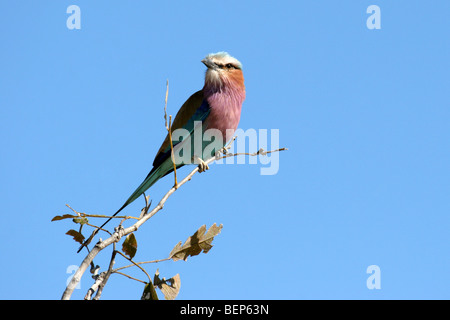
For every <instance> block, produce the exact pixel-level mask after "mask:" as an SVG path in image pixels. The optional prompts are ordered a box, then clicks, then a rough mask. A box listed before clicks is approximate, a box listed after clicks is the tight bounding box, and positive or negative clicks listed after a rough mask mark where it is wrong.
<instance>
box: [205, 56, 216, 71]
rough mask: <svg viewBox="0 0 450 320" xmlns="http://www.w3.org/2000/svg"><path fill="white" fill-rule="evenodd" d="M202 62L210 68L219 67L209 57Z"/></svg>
mask: <svg viewBox="0 0 450 320" xmlns="http://www.w3.org/2000/svg"><path fill="white" fill-rule="evenodd" d="M202 62H203V64H204V65H205V66H207V67H208V69H216V68H217V65H216V64H215V63H214V62H212V61H211V60H210V59H208V58H205V59H203V60H202Z"/></svg>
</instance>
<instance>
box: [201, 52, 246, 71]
mask: <svg viewBox="0 0 450 320" xmlns="http://www.w3.org/2000/svg"><path fill="white" fill-rule="evenodd" d="M206 58H207V59H210V60H211V61H213V62H215V63H219V64H227V63H231V64H233V65H235V66H237V67H239V68H242V63H240V62H239V60H238V59H236V58H234V57H232V56H230V54H229V53H228V52H217V53H210V54H208V55H207V56H206Z"/></svg>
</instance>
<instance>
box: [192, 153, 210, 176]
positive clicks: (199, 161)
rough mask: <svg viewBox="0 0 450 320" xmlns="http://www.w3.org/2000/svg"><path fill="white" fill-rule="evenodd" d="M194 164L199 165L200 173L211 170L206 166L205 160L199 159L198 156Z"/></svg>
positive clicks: (194, 157) (195, 157)
mask: <svg viewBox="0 0 450 320" xmlns="http://www.w3.org/2000/svg"><path fill="white" fill-rule="evenodd" d="M193 159H194V163H195V164H198V172H200V173H202V172H204V171H206V170H208V169H209V166H208V165H207V164H206V162H205V161H203V159H201V158H199V157H198V156H193Z"/></svg>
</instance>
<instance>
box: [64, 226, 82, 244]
mask: <svg viewBox="0 0 450 320" xmlns="http://www.w3.org/2000/svg"><path fill="white" fill-rule="evenodd" d="M66 234H67V235H69V236H72V237H73V240H75V241H76V242H79V243H80V244H83V241H84V236H83V235H82V234H81V233H79V232H78V231H75V230H73V229H70V230H69V231H67V232H66Z"/></svg>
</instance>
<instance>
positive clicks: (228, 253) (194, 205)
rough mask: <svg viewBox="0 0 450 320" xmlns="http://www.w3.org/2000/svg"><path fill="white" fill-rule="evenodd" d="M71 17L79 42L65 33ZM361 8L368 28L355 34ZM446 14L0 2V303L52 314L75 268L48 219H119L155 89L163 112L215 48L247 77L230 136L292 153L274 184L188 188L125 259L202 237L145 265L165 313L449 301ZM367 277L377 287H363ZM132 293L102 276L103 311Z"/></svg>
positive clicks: (361, 25) (70, 249)
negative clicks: (171, 257)
mask: <svg viewBox="0 0 450 320" xmlns="http://www.w3.org/2000/svg"><path fill="white" fill-rule="evenodd" d="M72 4H76V5H78V6H79V7H80V9H81V29H80V30H69V29H68V28H67V27H66V19H67V18H68V17H69V15H68V14H67V13H66V9H67V7H68V6H69V5H72ZM372 4H376V5H378V6H379V7H380V9H381V29H380V30H369V29H368V28H367V27H366V20H367V18H368V17H369V14H367V13H366V9H367V7H368V6H369V5H372ZM448 12H450V2H449V1H445V0H435V1H433V2H432V3H427V2H424V1H400V0H399V1H382V0H374V1H350V0H346V1H325V0H323V1H278V2H273V1H257V2H256V1H226V2H225V1H195V2H194V3H192V2H189V3H188V2H182V1H178V2H168V1H166V2H161V1H159V2H150V1H143V0H141V1H133V2H132V3H131V2H126V1H120V2H119V1H115V2H111V1H100V0H98V1H76V0H72V1H2V2H1V3H0V35H1V42H2V50H0V70H1V72H0V137H1V148H0V150H1V157H0V164H1V166H0V168H1V169H0V178H1V181H2V184H1V186H0V188H1V189H0V190H1V217H2V226H3V228H2V229H3V230H2V232H1V235H0V239H1V241H0V252H1V264H0V275H1V283H2V285H1V288H0V298H1V299H59V298H60V297H61V295H62V292H63V291H64V288H65V283H66V279H67V278H68V276H69V275H70V274H68V273H67V269H68V268H70V266H72V265H78V264H80V262H81V261H82V259H83V257H84V255H83V254H81V253H80V254H77V253H76V249H77V248H78V245H77V244H76V243H75V242H74V241H73V240H72V239H71V238H70V237H69V236H67V235H65V234H64V233H65V232H66V231H67V230H68V229H72V228H74V227H75V225H74V224H73V223H71V222H70V221H69V220H65V221H59V222H50V220H51V218H52V217H54V216H55V215H61V214H66V213H71V211H70V210H69V209H67V208H66V207H65V204H66V203H67V204H70V205H71V206H72V207H73V208H74V209H76V210H78V211H81V212H87V213H92V214H94V213H95V214H112V213H113V212H115V211H116V210H117V209H118V208H119V207H120V206H121V205H122V203H123V202H124V201H125V200H126V198H128V196H129V195H130V193H131V192H132V191H134V189H135V188H136V187H137V185H138V184H140V182H141V181H142V179H143V178H144V177H145V176H146V175H147V173H148V171H149V170H150V169H151V163H152V161H153V157H154V155H155V153H156V151H157V149H158V148H159V146H160V144H161V141H162V139H163V138H164V136H165V131H164V130H165V129H164V122H163V121H164V119H163V106H164V95H165V82H166V79H169V81H170V92H169V104H168V112H169V113H170V114H175V113H176V111H177V110H178V108H179V106H181V104H182V103H183V102H184V101H185V100H186V98H187V97H188V96H189V95H190V94H192V93H193V92H195V91H197V90H199V89H201V87H202V85H203V77H204V69H205V67H204V66H203V65H202V64H201V63H200V60H201V59H202V58H203V57H204V56H205V55H206V54H208V53H211V52H217V51H222V50H225V51H228V52H230V53H231V54H232V55H234V56H235V57H237V58H238V59H239V60H240V61H241V62H242V63H243V66H244V75H245V80H246V89H247V99H246V101H245V102H244V106H243V111H242V116H241V122H240V125H239V127H240V128H242V129H243V130H247V129H250V128H254V129H257V130H258V129H267V130H270V129H278V130H279V144H280V147H287V148H289V151H287V152H283V153H280V154H279V159H280V163H279V171H278V173H277V174H276V175H271V176H267V175H266V176H264V175H260V168H261V167H262V166H263V164H261V163H258V164H239V165H238V164H235V165H212V166H211V170H209V171H208V172H207V173H205V174H201V175H196V176H195V177H194V179H193V180H192V181H190V182H189V183H188V184H186V185H185V186H184V187H183V188H181V189H180V190H178V191H177V192H176V193H175V194H174V195H173V196H172V198H170V200H169V201H168V202H167V204H166V206H165V207H164V210H163V211H161V212H159V213H158V214H157V215H156V216H155V217H154V218H152V219H150V220H149V221H148V222H147V223H146V224H145V225H144V226H143V227H142V228H141V229H140V230H139V231H138V232H137V233H136V238H137V241H138V246H139V247H138V253H137V255H136V257H135V260H136V261H145V260H153V259H161V258H165V257H167V255H168V254H169V252H170V251H171V249H172V248H173V247H174V246H175V244H176V243H177V242H179V241H184V240H185V239H186V238H187V237H188V236H190V235H191V234H192V233H194V231H195V230H197V229H198V228H199V227H200V226H201V225H203V224H206V225H207V226H208V227H209V226H210V225H212V224H213V223H214V222H216V223H218V224H220V223H222V224H223V230H222V233H221V234H220V235H219V236H217V237H216V238H215V240H214V242H213V244H214V247H213V248H212V249H211V251H210V252H209V253H208V254H206V255H205V254H200V255H199V256H196V257H191V258H189V259H188V261H187V262H183V261H177V262H173V261H168V262H163V263H159V264H157V265H150V266H148V267H147V270H148V272H149V273H150V274H154V272H155V270H156V268H159V272H160V274H161V276H163V277H166V278H169V277H171V276H173V275H175V274H176V273H180V277H181V291H180V294H179V296H178V298H179V299H449V298H450V289H449V286H448V285H449V283H450V275H449V272H448V270H449V269H450V255H449V243H450V241H449V240H450V236H449V230H450V217H449V211H450V202H449V192H450V184H449V181H450V170H449V163H450V148H449V141H450V126H449V124H450V123H449V121H450V120H449V119H450V104H449V99H448V92H449V88H450V80H449V77H448V71H449V70H450V68H449V67H450V62H449V56H450V41H449V39H450V26H449V24H448ZM249 151H255V150H249ZM247 162H248V161H247ZM189 171H190V170H189V168H184V169H183V170H180V173H179V174H180V175H181V174H187V173H188V172H189ZM172 183H173V180H172V177H166V178H165V179H163V180H161V181H159V182H158V183H157V184H156V185H155V186H153V187H152V189H150V191H151V192H150V193H147V194H150V195H151V197H152V199H153V201H154V202H155V203H156V202H157V201H159V199H160V198H161V196H162V195H163V194H164V193H165V192H166V191H167V190H168V189H169V188H170V187H171V185H172ZM142 206H143V200H142V199H138V200H137V201H136V202H135V203H133V204H132V205H130V206H129V207H128V208H127V209H126V212H125V213H126V214H129V215H136V214H137V212H139V210H140V208H142ZM110 253H111V251H110V250H109V249H106V251H104V252H102V254H101V256H99V257H98V259H96V260H95V262H96V263H97V264H99V265H100V266H101V267H102V268H106V267H107V263H108V259H109V257H110ZM125 263H126V261H123V260H121V259H119V258H118V259H117V262H116V266H120V265H123V264H125ZM370 265H377V266H379V268H380V271H381V274H380V281H381V289H372V290H369V289H368V288H367V286H366V281H367V278H368V277H369V276H370V275H369V274H367V273H366V270H367V267H368V266H370ZM131 274H133V275H135V276H136V277H139V278H141V279H145V276H144V275H143V274H142V273H140V272H139V271H132V272H131ZM91 284H92V280H91V279H90V278H89V276H88V274H85V276H84V277H83V279H82V281H81V289H79V290H75V292H74V294H73V299H82V298H83V297H84V295H85V293H86V291H87V289H88V288H89V287H90V286H91ZM142 289H143V285H142V284H140V283H138V282H135V281H132V280H129V279H126V278H124V277H122V276H120V275H114V276H113V277H112V278H111V279H110V281H109V283H108V285H107V287H106V288H105V291H104V293H103V298H104V299H137V298H140V295H141V292H142Z"/></svg>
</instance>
